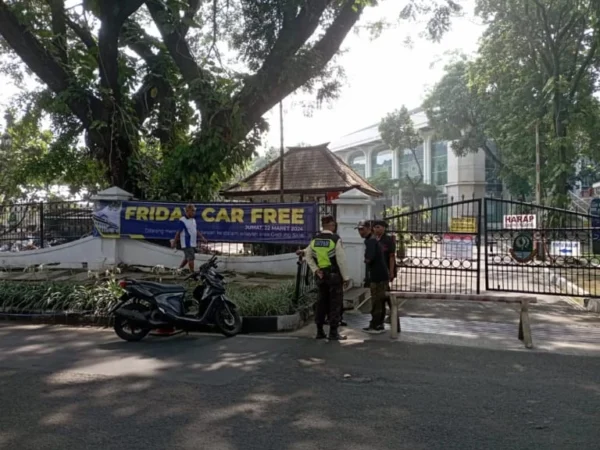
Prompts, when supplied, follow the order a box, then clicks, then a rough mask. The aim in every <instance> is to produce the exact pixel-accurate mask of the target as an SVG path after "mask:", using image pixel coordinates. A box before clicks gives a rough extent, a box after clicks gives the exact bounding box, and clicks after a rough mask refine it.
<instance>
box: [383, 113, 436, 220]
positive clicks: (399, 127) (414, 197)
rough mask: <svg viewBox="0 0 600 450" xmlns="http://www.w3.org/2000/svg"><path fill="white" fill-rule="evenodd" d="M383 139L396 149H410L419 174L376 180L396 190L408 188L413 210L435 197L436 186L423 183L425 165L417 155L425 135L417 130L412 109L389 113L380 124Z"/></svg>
mask: <svg viewBox="0 0 600 450" xmlns="http://www.w3.org/2000/svg"><path fill="white" fill-rule="evenodd" d="M379 133H380V134H381V139H382V141H383V142H384V143H385V144H386V145H387V146H388V147H389V148H391V149H394V150H402V151H404V150H409V151H410V152H411V154H412V157H413V160H414V162H415V164H416V166H417V169H418V172H419V174H418V176H416V177H414V178H412V177H410V176H409V175H408V174H405V176H404V177H402V178H401V179H399V180H397V181H393V180H390V181H386V180H375V181H376V182H384V184H385V185H386V187H388V188H392V187H393V189H394V190H396V191H397V190H398V189H406V190H408V191H409V192H410V199H409V203H410V204H411V206H412V208H413V210H415V209H417V208H418V207H419V206H420V205H423V204H424V203H425V199H426V198H429V199H430V198H431V197H435V196H436V195H437V190H436V188H435V187H434V186H431V185H427V184H425V183H423V179H424V176H423V167H421V163H420V162H419V158H418V157H417V149H418V148H419V147H420V146H421V145H422V144H423V137H422V136H421V135H420V133H419V132H418V131H417V130H416V128H415V125H414V123H413V121H412V118H411V113H410V111H409V110H408V109H407V108H406V107H405V106H402V107H401V108H400V109H399V110H396V111H394V112H393V113H390V114H388V115H387V116H386V117H384V118H383V119H382V121H381V123H380V124H379Z"/></svg>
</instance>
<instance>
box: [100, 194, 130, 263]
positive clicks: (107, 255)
mask: <svg viewBox="0 0 600 450" xmlns="http://www.w3.org/2000/svg"><path fill="white" fill-rule="evenodd" d="M132 198H133V194H130V193H129V192H127V191H124V190H123V189H121V188H118V187H116V186H113V187H111V188H108V189H105V190H103V191H100V192H98V193H97V194H96V195H94V196H92V198H91V200H92V201H93V202H94V216H96V214H97V213H99V214H102V211H103V210H104V209H105V208H106V207H107V206H108V205H110V204H112V205H113V206H118V207H120V205H121V203H122V202H124V201H128V200H131V199H132ZM114 214H117V215H115V217H112V216H111V217H110V218H109V220H110V221H111V222H113V223H114V225H116V226H117V230H116V232H115V235H114V236H113V237H110V238H107V237H103V236H102V235H99V238H100V239H101V240H102V241H101V245H100V249H101V252H102V255H101V256H100V255H94V256H93V259H94V260H96V261H98V260H101V261H102V265H104V266H114V265H117V264H119V263H120V262H121V258H120V254H119V248H120V245H119V244H120V239H119V238H118V235H119V234H120V232H121V229H120V226H121V222H120V210H114ZM114 214H113V215H114ZM94 227H96V225H94ZM90 256H91V255H90Z"/></svg>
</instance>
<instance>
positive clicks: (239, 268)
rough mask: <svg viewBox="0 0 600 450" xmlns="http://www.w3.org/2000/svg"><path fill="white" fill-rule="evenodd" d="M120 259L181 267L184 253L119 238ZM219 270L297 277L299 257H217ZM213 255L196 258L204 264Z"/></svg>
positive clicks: (197, 256) (137, 263) (135, 262)
mask: <svg viewBox="0 0 600 450" xmlns="http://www.w3.org/2000/svg"><path fill="white" fill-rule="evenodd" d="M118 242H119V260H120V261H121V262H122V263H123V264H127V265H141V266H150V267H154V266H158V265H163V266H165V267H169V268H170V267H178V266H179V264H180V263H181V260H182V258H183V254H182V252H181V251H177V250H172V249H169V248H167V247H162V246H159V245H154V244H149V243H148V242H144V241H136V240H134V239H119V240H118ZM217 257H218V258H219V269H222V270H230V271H232V272H237V273H256V272H260V273H268V274H273V275H296V271H297V267H298V266H297V262H298V257H297V256H296V254H295V253H287V254H283V255H274V256H217ZM209 258H210V255H196V261H198V262H199V263H203V262H205V261H207V260H208V259H209Z"/></svg>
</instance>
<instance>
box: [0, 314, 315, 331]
mask: <svg viewBox="0 0 600 450" xmlns="http://www.w3.org/2000/svg"><path fill="white" fill-rule="evenodd" d="M305 316H306V315H305V314H301V313H296V314H290V315H285V316H254V317H253V316H250V317H242V320H243V322H242V331H241V333H243V334H249V333H278V332H286V331H296V330H298V329H300V328H302V327H303V326H304V325H305V324H306V323H307V320H308V317H305ZM0 321H12V322H27V323H34V324H45V325H67V326H73V327H99V328H110V327H112V326H113V318H112V317H107V316H89V315H81V314H72V313H63V314H10V313H0ZM194 331H198V332H212V331H214V329H213V328H211V327H208V326H201V327H198V329H197V330H194Z"/></svg>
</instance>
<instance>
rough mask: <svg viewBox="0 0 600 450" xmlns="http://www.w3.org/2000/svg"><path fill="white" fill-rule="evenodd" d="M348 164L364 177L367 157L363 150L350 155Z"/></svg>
mask: <svg viewBox="0 0 600 450" xmlns="http://www.w3.org/2000/svg"><path fill="white" fill-rule="evenodd" d="M348 165H349V166H350V167H352V170H354V171H355V172H356V173H357V174H359V175H360V176H361V177H363V178H364V177H365V175H366V172H367V158H366V157H365V154H364V153H363V152H356V153H353V154H352V155H350V158H348Z"/></svg>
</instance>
